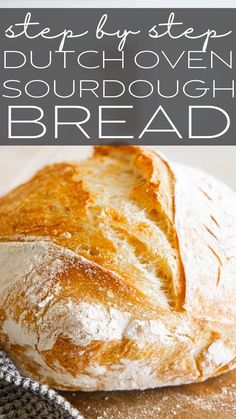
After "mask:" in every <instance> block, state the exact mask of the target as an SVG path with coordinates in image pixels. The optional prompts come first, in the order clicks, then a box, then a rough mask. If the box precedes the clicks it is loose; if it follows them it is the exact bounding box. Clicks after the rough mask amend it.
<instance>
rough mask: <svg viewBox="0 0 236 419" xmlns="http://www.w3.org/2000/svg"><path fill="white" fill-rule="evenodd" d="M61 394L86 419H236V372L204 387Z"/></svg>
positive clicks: (210, 381)
mask: <svg viewBox="0 0 236 419" xmlns="http://www.w3.org/2000/svg"><path fill="white" fill-rule="evenodd" d="M61 394H62V395H63V396H64V397H65V398H66V399H67V400H68V401H70V402H71V403H72V405H73V406H75V407H76V408H77V409H79V410H80V412H81V413H82V414H83V415H84V417H85V419H147V418H148V419H172V418H175V419H215V418H217V419H233V418H236V370H234V371H231V372H229V373H227V374H223V375H221V376H219V377H217V378H213V379H210V380H207V381H205V382H204V383H199V384H189V385H185V386H179V387H167V388H161V389H154V390H145V391H114V392H94V393H82V392H73V393H72V392H61Z"/></svg>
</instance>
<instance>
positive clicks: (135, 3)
mask: <svg viewBox="0 0 236 419" xmlns="http://www.w3.org/2000/svg"><path fill="white" fill-rule="evenodd" d="M0 2H1V6H0V7H13V8H14V7H173V8H174V7H235V6H236V2H235V0H129V1H127V0H119V1H118V0H0Z"/></svg>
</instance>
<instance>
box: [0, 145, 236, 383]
mask: <svg viewBox="0 0 236 419" xmlns="http://www.w3.org/2000/svg"><path fill="white" fill-rule="evenodd" d="M225 206H226V207H225ZM235 206H236V205H235V195H234V194H233V192H231V191H230V190H228V189H227V188H226V187H225V186H223V185H221V184H220V183H218V182H217V181H215V180H214V179H212V178H211V177H208V176H206V175H205V174H203V173H201V172H198V171H194V170H190V169H187V168H183V167H178V166H176V165H174V164H172V163H170V162H168V161H167V160H166V159H165V158H164V157H163V156H161V155H159V154H156V153H154V152H152V151H149V150H147V149H146V148H141V147H133V146H121V147H118V146H116V147H115V146H114V147H113V146H103V147H96V148H95V152H94V156H93V157H91V158H90V159H88V160H87V161H85V162H81V163H79V164H76V163H59V164H54V165H52V166H49V167H46V168H44V169H42V170H41V171H40V172H38V173H37V174H36V175H35V176H34V177H33V178H32V179H31V180H30V181H29V182H27V183H25V184H24V185H21V186H20V187H18V188H16V189H15V190H13V191H12V192H10V193H9V194H8V195H6V196H5V197H3V198H1V199H0V220H1V223H0V266H1V276H0V284H1V292H0V294H1V303H0V314H1V342H2V345H3V346H4V347H5V349H6V350H7V351H8V352H9V353H10V355H11V356H12V358H13V359H14V360H15V361H16V363H17V364H19V365H20V366H21V368H22V369H23V370H24V371H26V372H27V373H29V374H30V375H32V376H33V377H35V378H37V379H39V380H41V381H44V382H47V383H49V384H51V385H53V386H54V387H58V388H64V389H82V390H95V389H126V388H127V389H132V388H147V387H155V386H162V385H169V384H180V383H186V382H192V381H201V380H204V379H206V378H208V377H209V376H213V375H217V374H218V373H221V372H222V371H225V370H227V369H229V368H232V367H233V366H234V363H235V357H236V332H235V329H236V328H235V324H236V314H235V298H236V286H235V277H236V266H235V258H236V251H235V244H234V243H235V240H236V233H235V231H236V221H235V213H234V209H235Z"/></svg>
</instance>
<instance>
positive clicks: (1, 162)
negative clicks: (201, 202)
mask: <svg viewBox="0 0 236 419" xmlns="http://www.w3.org/2000/svg"><path fill="white" fill-rule="evenodd" d="M150 148H153V149H155V148H156V149H158V150H160V151H161V152H162V153H164V154H165V155H166V156H167V157H168V158H170V159H173V160H176V161H178V162H181V163H184V164H187V165H191V166H196V167H199V168H201V169H203V170H205V171H207V172H209V173H211V174H213V175H214V176H216V177H217V178H219V179H221V180H222V181H224V182H225V183H227V184H228V185H229V186H231V187H232V188H233V189H234V190H235V191H236V146H226V147H224V146H191V145H190V146H158V147H150ZM91 153H92V147H87V146H70V147H69V146H1V147H0V195H2V194H4V193H5V192H7V191H8V190H9V189H11V188H13V187H15V186H17V185H18V184H20V183H22V182H24V181H26V180H27V179H28V178H29V177H31V176H32V175H33V174H34V173H35V171H36V170H38V169H40V168H41V167H43V166H45V165H46V164H49V163H53V162H56V161H65V160H67V161H79V160H81V159H83V158H85V157H86V156H88V155H90V154H91Z"/></svg>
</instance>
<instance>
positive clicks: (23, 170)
mask: <svg viewBox="0 0 236 419" xmlns="http://www.w3.org/2000/svg"><path fill="white" fill-rule="evenodd" d="M0 2H1V3H0V8H3V7H11V8H16V7H26V8H28V7H171V8H175V7H209V8H211V7H212V8H216V7H235V6H236V0H224V1H223V0H192V1H189V0H130V1H127V0H119V1H118V0H109V1H104V0H103V1H102V0H86V1H85V0H82V1H81V0H80V1H79V0H0ZM159 149H161V151H164V152H165V153H166V154H167V155H168V156H169V157H170V158H174V159H175V160H178V161H180V162H183V163H185V164H190V165H194V166H198V167H200V168H202V169H204V170H206V171H209V172H210V173H212V174H214V175H215V176H217V177H218V178H220V179H221V180H223V181H225V182H226V183H228V184H229V185H230V186H231V187H233V188H234V189H235V190H236V147H216V146H214V147H194V146H188V147H180V146H179V147H159ZM90 151H91V150H90V149H89V147H76V148H74V147H1V148H0V194H1V193H4V192H6V191H7V190H8V189H9V188H11V187H12V186H15V185H16V184H18V183H20V182H22V181H24V180H26V179H27V178H28V177H29V176H31V175H32V174H33V173H34V171H35V170H37V169H38V168H40V167H42V166H43V165H44V164H47V163H50V162H52V161H58V160H65V159H67V160H75V159H76V160H79V159H81V158H83V157H85V156H86V155H87V154H89V152H90Z"/></svg>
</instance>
